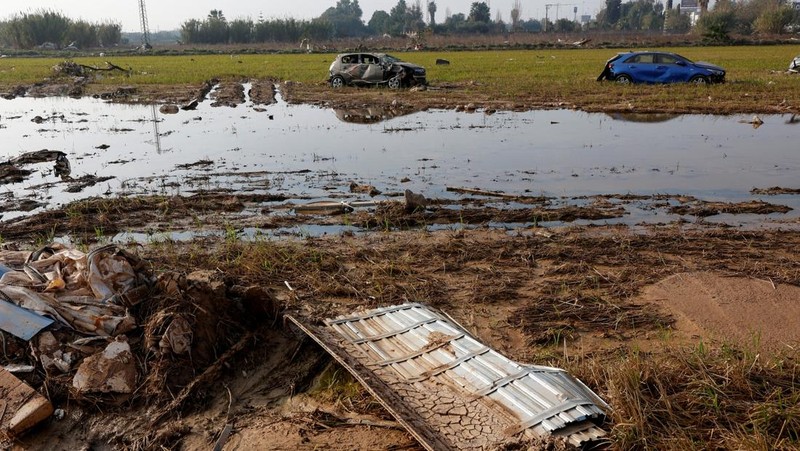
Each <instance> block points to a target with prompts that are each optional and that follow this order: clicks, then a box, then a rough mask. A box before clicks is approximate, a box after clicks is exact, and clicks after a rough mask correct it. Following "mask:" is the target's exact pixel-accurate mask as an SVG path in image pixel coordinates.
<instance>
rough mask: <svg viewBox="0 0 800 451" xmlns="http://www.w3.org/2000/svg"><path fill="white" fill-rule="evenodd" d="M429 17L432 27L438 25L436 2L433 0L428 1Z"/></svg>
mask: <svg viewBox="0 0 800 451" xmlns="http://www.w3.org/2000/svg"><path fill="white" fill-rule="evenodd" d="M428 17H429V18H430V25H431V27H433V26H435V25H436V2H434V1H433V0H431V1H429V2H428Z"/></svg>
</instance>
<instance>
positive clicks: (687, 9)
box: [681, 0, 700, 25]
mask: <svg viewBox="0 0 800 451" xmlns="http://www.w3.org/2000/svg"><path fill="white" fill-rule="evenodd" d="M681 14H686V15H688V16H689V19H691V23H692V25H694V24H695V23H697V19H699V18H700V7H699V6H698V5H697V0H681Z"/></svg>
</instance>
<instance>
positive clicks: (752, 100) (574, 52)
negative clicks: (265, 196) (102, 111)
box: [0, 45, 800, 113]
mask: <svg viewBox="0 0 800 451" xmlns="http://www.w3.org/2000/svg"><path fill="white" fill-rule="evenodd" d="M627 50H628V49H537V50H507V51H450V52H446V51H445V52H440V51H435V52H434V51H430V52H397V53H395V55H396V56H398V57H400V58H402V59H405V60H408V61H411V62H414V63H417V64H420V65H422V66H425V67H426V68H427V70H428V80H429V82H430V84H431V86H432V87H434V88H437V87H439V88H442V89H444V90H445V91H446V94H447V95H446V96H438V95H437V96H432V94H431V92H432V91H428V92H423V93H402V94H401V95H402V96H404V98H405V99H408V100H410V101H412V102H417V103H420V104H423V105H427V106H447V105H452V104H457V103H459V102H462V101H474V102H475V103H477V104H479V106H480V104H483V105H484V106H491V105H492V104H496V103H502V104H499V105H497V106H499V107H504V108H505V107H513V106H519V107H528V108H531V107H540V106H546V107H547V106H549V107H552V106H567V107H571V106H575V107H578V108H582V109H586V110H608V109H614V110H633V111H687V110H688V111H698V112H715V111H717V112H722V113H726V112H734V111H740V112H749V111H753V112H759V111H766V112H776V111H785V110H787V109H789V110H792V111H797V108H798V107H800V106H798V105H792V102H793V101H794V99H797V98H800V82H799V81H800V76H797V75H788V74H786V68H787V67H788V63H789V61H790V60H791V58H792V57H794V56H795V55H797V54H800V45H788V46H739V47H678V48H675V47H670V48H668V49H664V50H669V51H673V52H676V53H680V54H682V55H684V56H686V57H688V58H690V59H693V60H703V61H709V62H712V63H715V64H717V65H720V66H722V67H724V68H726V69H727V71H728V75H727V81H728V83H726V84H724V85H719V86H709V87H697V86H691V85H656V86H641V85H637V86H617V85H615V84H613V83H598V82H597V81H596V78H597V75H598V74H599V73H600V72H601V70H602V68H603V65H604V63H605V61H606V60H607V59H608V58H610V57H612V56H613V55H615V54H616V53H618V52H620V51H627ZM656 50H657V49H656ZM333 57H334V54H332V53H331V54H326V53H314V54H260V55H251V54H248V55H239V54H236V53H231V54H224V55H186V56H114V57H86V58H76V59H75V61H76V62H78V63H80V64H85V65H91V66H97V67H105V61H106V60H110V61H111V62H112V63H114V64H116V65H118V66H121V67H124V68H130V69H131V71H130V73H129V74H122V73H120V72H102V73H100V77H99V78H98V80H97V83H98V84H100V85H122V84H125V85H158V86H170V85H199V84H201V83H202V82H204V81H206V80H209V79H211V78H221V79H248V78H261V79H275V80H278V81H285V80H291V81H295V82H300V86H299V87H297V88H295V89H294V92H293V94H294V95H296V100H298V101H318V100H321V99H333V100H336V98H337V97H336V96H337V95H339V94H334V93H331V91H330V89H329V88H328V86H327V85H326V83H325V79H326V77H327V71H328V66H329V65H330V62H331V61H332V60H333ZM439 58H441V59H446V60H448V61H449V62H450V64H449V65H437V64H436V60H437V59H439ZM59 61H60V60H59V59H55V58H4V59H1V60H0V89H3V90H7V89H8V88H10V87H12V86H16V85H19V84H32V83H35V82H38V81H41V80H43V79H45V78H46V77H49V76H50V75H51V74H52V67H53V66H54V65H56V64H57V63H58V62H59ZM354 91H355V90H353V89H347V90H344V92H345V95H347V96H351V97H352V96H353V95H354ZM358 91H359V92H358V94H357V95H359V96H366V97H370V96H371V97H376V98H380V97H381V96H382V91H380V90H378V91H376V90H358ZM376 92H377V94H376ZM384 97H385V96H384ZM784 99H786V101H784ZM436 102H438V104H437V103H436Z"/></svg>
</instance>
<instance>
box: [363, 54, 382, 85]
mask: <svg viewBox="0 0 800 451" xmlns="http://www.w3.org/2000/svg"><path fill="white" fill-rule="evenodd" d="M361 65H362V67H363V69H364V75H363V78H364V81H366V82H368V83H380V82H382V81H383V68H382V67H381V65H380V58H378V57H377V56H375V55H370V54H363V55H361Z"/></svg>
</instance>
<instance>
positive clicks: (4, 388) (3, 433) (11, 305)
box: [0, 244, 272, 448]
mask: <svg viewBox="0 0 800 451" xmlns="http://www.w3.org/2000/svg"><path fill="white" fill-rule="evenodd" d="M6 247H8V246H6ZM240 291H241V292H242V299H244V300H243V301H242V303H238V304H237V303H235V302H234V301H232V300H230V299H229V298H228V295H229V292H228V289H227V288H226V286H225V283H224V281H223V279H222V275H221V274H220V273H218V272H211V271H198V272H194V273H190V274H177V273H165V274H162V275H161V276H159V277H155V276H154V275H153V271H152V270H151V269H150V266H149V264H148V263H147V262H145V261H144V260H142V259H141V258H139V257H138V256H137V255H135V254H132V253H130V252H128V251H126V250H125V249H123V248H121V247H119V246H117V245H107V246H102V247H99V248H97V249H94V250H92V251H90V252H88V253H84V252H82V251H80V250H78V249H75V248H71V247H67V246H65V245H63V244H51V245H49V246H45V247H42V248H41V249H39V250H37V251H35V252H25V251H19V250H13V249H4V250H0V335H1V337H0V338H2V339H3V340H2V341H3V355H2V356H0V362H2V367H4V368H7V369H9V370H13V371H17V372H24V373H25V374H23V375H20V376H19V377H17V376H16V375H12V374H11V373H9V371H6V370H0V399H2V398H6V399H7V401H6V403H5V404H4V405H6V406H7V407H6V408H5V412H3V414H2V416H0V448H2V447H4V446H5V445H8V444H9V443H10V441H11V440H14V439H15V438H16V437H18V436H19V435H20V434H21V433H23V432H25V431H26V430H29V429H30V428H31V427H33V426H35V425H36V424H37V423H40V422H42V421H46V420H47V419H48V418H50V416H51V414H52V413H53V412H54V411H57V412H61V414H62V416H63V413H64V412H65V411H67V413H69V412H68V411H69V410H70V407H69V406H73V408H79V407H78V406H80V405H85V406H109V407H110V406H118V405H120V403H121V402H125V403H126V405H128V406H132V405H136V404H137V403H139V405H141V403H146V404H147V405H148V406H149V407H153V408H158V407H159V406H162V411H161V413H159V414H158V416H159V417H160V418H164V417H166V416H167V415H170V414H173V413H175V412H177V411H178V408H180V407H181V403H182V402H183V401H185V400H187V399H189V398H190V396H191V395H192V394H193V393H194V392H193V390H195V389H196V388H197V387H199V386H201V385H202V384H203V383H207V382H209V381H210V380H212V379H213V378H214V377H215V376H216V375H217V374H218V372H219V370H220V368H222V367H224V364H225V362H224V361H222V360H227V359H230V358H231V357H232V356H233V355H234V353H235V352H238V351H239V350H241V349H243V348H244V347H245V346H244V345H245V344H246V343H248V341H247V340H246V337H248V336H249V337H252V334H246V333H245V328H244V327H243V326H242V324H241V318H242V317H247V316H248V315H246V314H243V311H246V310H247V309H248V308H249V307H252V306H258V308H259V309H260V310H259V312H262V313H263V312H272V310H271V309H269V308H266V307H265V306H269V305H272V304H271V303H270V302H271V299H270V298H269V293H268V292H266V291H264V290H261V291H258V290H256V291H258V293H256V292H255V291H254V290H247V289H244V288H242V289H241V290H240ZM245 301H246V302H245ZM248 306H249V307H248ZM252 316H253V315H251V316H250V317H252ZM237 318H239V319H238V320H237ZM198 375H200V376H198ZM20 393H22V395H24V396H22V395H20V399H19V400H18V401H14V403H12V402H11V401H10V400H11V399H12V398H9V397H10V396H12V395H14V396H16V394H20ZM176 393H180V394H181V395H180V396H178V397H176V396H175V394H176ZM13 399H16V398H13ZM54 407H56V409H54ZM0 411H3V408H2V407H0ZM142 421H148V420H146V419H144V420H142Z"/></svg>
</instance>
